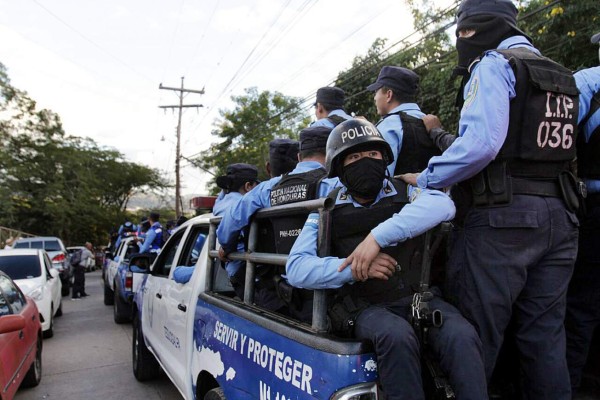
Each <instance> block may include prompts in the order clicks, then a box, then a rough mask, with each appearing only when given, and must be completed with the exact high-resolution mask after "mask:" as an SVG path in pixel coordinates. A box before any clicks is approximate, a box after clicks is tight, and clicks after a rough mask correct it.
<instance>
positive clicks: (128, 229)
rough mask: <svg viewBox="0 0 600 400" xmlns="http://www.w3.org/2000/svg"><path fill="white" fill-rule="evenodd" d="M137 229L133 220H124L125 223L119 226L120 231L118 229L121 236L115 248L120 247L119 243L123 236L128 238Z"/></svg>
mask: <svg viewBox="0 0 600 400" xmlns="http://www.w3.org/2000/svg"><path fill="white" fill-rule="evenodd" d="M136 230H137V226H135V225H134V224H133V222H131V221H129V220H128V219H126V220H125V222H123V224H122V225H121V226H120V227H119V231H118V235H119V237H118V238H117V241H116V243H115V249H117V248H118V247H119V245H120V244H121V240H122V239H123V238H126V237H127V236H129V235H131V234H132V233H133V232H135V231H136Z"/></svg>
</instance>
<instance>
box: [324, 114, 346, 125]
mask: <svg viewBox="0 0 600 400" xmlns="http://www.w3.org/2000/svg"><path fill="white" fill-rule="evenodd" d="M327 120H328V121H329V122H331V123H332V124H333V126H334V127H336V126H338V125H339V124H341V123H342V122H344V121H346V118H344V117H342V116H339V115H330V116H328V117H327Z"/></svg>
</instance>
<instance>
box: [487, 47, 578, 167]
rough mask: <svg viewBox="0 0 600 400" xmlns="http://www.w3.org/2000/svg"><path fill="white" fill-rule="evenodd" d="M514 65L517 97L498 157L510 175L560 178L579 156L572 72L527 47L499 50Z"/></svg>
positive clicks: (575, 86)
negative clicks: (577, 153)
mask: <svg viewBox="0 0 600 400" xmlns="http://www.w3.org/2000/svg"><path fill="white" fill-rule="evenodd" d="M495 51H497V52H498V53H500V54H502V55H503V56H504V57H505V58H506V59H507V60H508V62H509V64H510V66H511V67H512V69H513V71H514V74H515V78H516V83H515V92H516V97H515V98H514V99H513V100H512V101H511V104H510V116H509V125H508V134H507V136H506V140H505V141H504V144H503V145H502V148H501V149H500V152H499V154H498V156H497V157H496V160H502V161H506V162H507V167H508V172H509V174H510V175H511V176H517V177H524V178H533V179H544V178H550V179H551V178H556V177H557V176H558V174H559V173H560V172H561V171H564V170H565V169H567V168H568V163H569V162H570V161H571V160H573V159H574V158H575V156H576V138H577V120H578V119H577V117H578V114H579V91H578V89H577V85H576V83H575V78H574V77H573V73H572V72H571V71H570V70H568V69H567V68H565V67H563V66H562V65H560V64H558V63H556V62H554V61H552V60H550V59H549V58H546V57H543V56H540V55H538V54H536V53H534V52H533V51H531V50H529V49H526V48H515V49H509V50H495Z"/></svg>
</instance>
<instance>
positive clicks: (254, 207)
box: [217, 181, 274, 253]
mask: <svg viewBox="0 0 600 400" xmlns="http://www.w3.org/2000/svg"><path fill="white" fill-rule="evenodd" d="M273 185H274V183H272V182H271V181H265V182H262V183H260V184H259V185H258V186H257V187H255V188H254V189H252V190H251V191H249V192H248V193H246V194H245V195H244V196H243V197H241V198H240V200H239V201H238V202H237V204H235V205H234V206H232V207H229V209H228V210H225V213H224V214H223V219H222V220H221V223H220V224H219V227H218V228H217V238H218V239H219V243H220V244H221V246H222V247H223V249H224V250H225V252H227V253H230V252H232V251H235V250H236V248H237V242H238V237H239V235H240V232H241V231H242V229H244V228H245V227H246V226H247V225H248V223H249V222H250V218H251V217H252V215H254V213H255V212H256V211H258V210H259V209H261V208H264V207H268V206H269V205H270V202H269V194H270V191H271V187H272V186H273Z"/></svg>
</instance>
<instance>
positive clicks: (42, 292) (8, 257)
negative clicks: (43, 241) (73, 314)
mask: <svg viewBox="0 0 600 400" xmlns="http://www.w3.org/2000/svg"><path fill="white" fill-rule="evenodd" d="M0 270H1V271H4V272H5V273H6V275H8V276H10V277H11V278H12V280H13V281H14V282H15V283H16V284H17V286H19V288H20V289H21V291H22V292H23V293H24V294H25V295H26V296H29V297H31V298H32V299H33V300H34V301H35V304H36V305H37V308H38V310H39V313H40V322H41V323H42V331H43V333H44V337H46V338H49V337H52V335H53V334H54V331H53V328H54V317H60V316H61V315H62V303H61V299H62V296H61V289H62V283H61V281H60V278H59V274H58V271H57V270H56V269H55V268H52V261H51V260H50V257H48V253H46V252H45V251H44V250H42V249H12V250H0Z"/></svg>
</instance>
